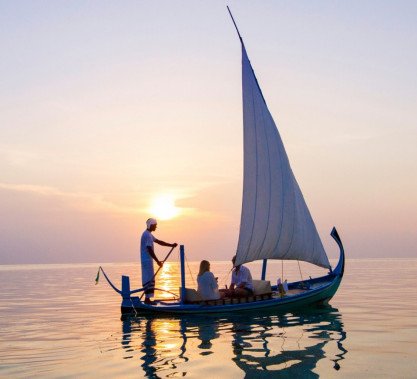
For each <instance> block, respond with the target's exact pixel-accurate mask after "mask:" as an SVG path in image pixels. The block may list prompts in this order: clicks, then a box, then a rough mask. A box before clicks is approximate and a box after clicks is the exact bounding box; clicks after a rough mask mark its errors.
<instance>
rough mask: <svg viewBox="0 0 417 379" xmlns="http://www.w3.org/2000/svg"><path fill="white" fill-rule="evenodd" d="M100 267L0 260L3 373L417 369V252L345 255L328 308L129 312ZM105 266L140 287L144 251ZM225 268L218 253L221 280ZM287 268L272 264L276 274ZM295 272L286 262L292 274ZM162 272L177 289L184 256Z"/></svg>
mask: <svg viewBox="0 0 417 379" xmlns="http://www.w3.org/2000/svg"><path fill="white" fill-rule="evenodd" d="M333 263H334V262H333ZM97 267H98V265H97V264H80V265H25V266H0V285H1V293H0V325H1V328H0V377H5V378H6V377H7V378H9V377H54V378H57V377H59V378H69V377H161V378H163V377H183V376H186V377H190V378H197V377H198V378H214V377H215V378H243V377H248V378H250V377H262V378H263V377H274V378H276V377H284V378H285V377H288V378H315V377H323V378H369V377H378V378H380V377H383V378H417V294H416V284H417V279H416V278H417V259H408V260H405V259H404V260H382V259H381V260H348V261H347V265H346V272H345V277H344V279H343V282H342V285H341V287H340V288H339V291H338V292H337V294H336V296H335V297H334V298H333V299H332V301H331V306H330V307H328V308H311V309H305V310H301V311H297V312H296V313H285V314H277V313H273V312H269V313H264V312H260V311H258V312H257V313H253V314H252V313H249V314H248V313H245V314H235V315H230V316H227V317H225V316H221V317H220V316H218V317H216V316H210V317H207V316H204V317H203V316H198V317H197V316H196V317H192V316H187V317H178V316H177V317H159V318H158V317H131V318H128V319H126V320H124V321H122V320H121V317H120V298H119V295H118V294H117V293H115V292H114V291H113V290H112V289H111V288H110V287H109V286H108V285H107V283H106V282H105V280H104V278H101V279H100V283H99V284H98V285H97V286H95V285H94V279H95V276H96V273H97ZM197 267H198V263H190V264H189V268H190V270H191V272H192V273H193V276H191V275H189V276H188V277H187V285H188V286H189V287H192V286H193V280H195V274H196V272H197ZM250 267H251V270H252V273H253V276H254V277H255V278H257V277H259V276H260V274H259V273H260V266H258V265H250ZM302 267H303V271H305V275H306V276H307V271H308V272H309V274H310V275H312V276H317V275H321V274H324V273H325V272H324V271H323V270H320V269H318V268H314V267H313V266H310V265H307V264H304V265H302ZM103 268H104V269H105V271H106V273H107V274H108V275H109V276H110V277H111V278H112V280H113V281H114V283H115V284H116V285H117V286H120V276H121V274H127V275H129V276H131V278H132V279H131V280H132V288H138V287H139V283H140V269H139V264H138V263H131V264H103ZM229 268H230V264H229V262H212V271H213V272H215V274H216V275H218V276H219V281H220V283H225V282H227V281H228V280H229V277H228V270H229ZM280 275H281V265H280V264H279V263H273V264H271V265H270V266H269V270H268V275H267V276H268V279H270V280H271V281H273V282H276V279H277V277H278V276H280ZM299 275H300V274H299V273H298V267H297V266H295V265H291V264H286V265H285V267H284V277H287V278H289V279H290V280H295V279H299ZM158 279H159V280H158V282H157V286H160V287H163V288H165V289H169V290H172V291H174V292H177V291H178V282H179V275H178V266H177V263H174V262H172V263H169V264H166V265H165V266H164V271H163V272H162V274H161V275H160V276H158Z"/></svg>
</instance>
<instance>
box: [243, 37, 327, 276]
mask: <svg viewBox="0 0 417 379" xmlns="http://www.w3.org/2000/svg"><path fill="white" fill-rule="evenodd" d="M242 87H243V126H244V178H243V203H242V216H241V224H240V234H239V242H238V248H237V259H236V264H237V265H238V264H242V263H245V262H251V261H254V260H258V259H290V260H301V261H306V262H310V263H313V264H315V265H317V266H321V267H325V268H330V263H329V260H328V258H327V255H326V252H325V251H324V248H323V244H322V242H321V240H320V237H319V235H318V232H317V229H316V226H315V225H314V222H313V219H312V218H311V215H310V212H309V210H308V207H307V204H306V203H305V200H304V198H303V195H302V193H301V190H300V187H299V186H298V183H297V181H296V179H295V177H294V174H293V172H292V170H291V167H290V164H289V161H288V157H287V154H286V152H285V148H284V145H283V143H282V140H281V137H280V135H279V133H278V130H277V127H276V125H275V122H274V120H273V118H272V116H271V114H270V113H269V110H268V107H267V105H266V102H265V100H264V97H263V95H262V92H261V89H260V87H259V85H258V82H257V80H256V77H255V73H254V71H253V69H252V66H251V64H250V61H249V58H248V56H247V54H246V50H245V46H244V45H243V42H242Z"/></svg>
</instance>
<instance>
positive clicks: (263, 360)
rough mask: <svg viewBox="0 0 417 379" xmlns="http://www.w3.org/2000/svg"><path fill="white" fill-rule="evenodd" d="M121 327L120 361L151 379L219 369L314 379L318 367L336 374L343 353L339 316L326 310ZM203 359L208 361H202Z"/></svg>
mask: <svg viewBox="0 0 417 379" xmlns="http://www.w3.org/2000/svg"><path fill="white" fill-rule="evenodd" d="M122 321H123V336H122V347H123V348H124V352H125V356H124V358H125V359H128V358H133V359H139V360H140V363H139V362H138V364H139V366H141V368H142V369H143V371H144V373H145V376H150V377H165V376H184V375H187V374H197V371H198V370H201V374H203V373H204V370H206V371H207V370H210V369H211V368H213V369H214V368H219V367H222V368H225V369H226V368H227V369H228V371H227V372H229V373H230V372H232V371H231V366H234V370H235V372H236V366H237V367H238V368H239V369H240V370H242V371H243V373H244V374H245V375H246V376H248V377H252V376H256V377H269V376H270V377H274V376H275V377H276V376H277V375H278V374H281V375H282V374H285V375H290V376H291V377H292V376H301V375H302V376H303V377H305V376H307V377H315V376H317V375H318V373H317V371H316V372H314V370H315V369H317V365H318V362H319V361H322V362H321V363H324V364H326V363H327V365H328V366H329V367H328V369H335V370H339V368H340V363H341V362H340V361H341V360H343V359H344V356H345V354H346V353H347V350H346V349H345V348H344V347H343V341H344V340H345V339H346V332H345V331H344V330H343V322H342V317H341V314H340V313H339V312H338V310H337V309H336V308H332V307H330V306H328V307H320V308H310V309H308V310H303V311H302V312H298V313H297V312H293V313H286V314H282V315H277V314H273V313H272V312H271V313H270V314H268V313H267V314H265V313H263V314H262V315H257V314H254V313H253V314H251V313H245V314H237V315H227V316H226V315H224V316H220V315H218V316H210V315H205V316H202V315H191V316H190V315H187V316H172V317H160V316H158V317H156V316H146V317H132V316H128V317H125V318H124V319H122ZM206 356H211V357H210V358H209V360H207V361H204V360H205V359H206V358H205V357H206ZM213 358H215V359H213ZM326 361H327V362H326ZM231 362H233V364H232V363H231Z"/></svg>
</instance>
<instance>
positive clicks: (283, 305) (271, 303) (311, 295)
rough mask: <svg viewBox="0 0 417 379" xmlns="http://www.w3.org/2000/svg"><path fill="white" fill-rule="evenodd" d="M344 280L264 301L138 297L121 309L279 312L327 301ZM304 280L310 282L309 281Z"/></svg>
mask: <svg viewBox="0 0 417 379" xmlns="http://www.w3.org/2000/svg"><path fill="white" fill-rule="evenodd" d="M325 278H326V279H327V277H323V278H322V279H325ZM329 279H330V278H329ZM341 280H342V277H341V276H333V278H332V279H331V280H330V281H327V280H326V282H324V283H323V285H319V286H317V287H316V288H315V289H310V290H306V291H304V292H302V293H299V294H296V295H290V296H284V297H283V298H281V297H277V298H272V299H270V300H261V301H255V302H245V303H238V304H227V305H200V304H198V305H194V304H181V303H173V304H162V303H160V304H157V305H146V304H144V303H143V302H141V301H139V298H138V297H132V298H130V299H124V300H123V302H122V307H121V310H122V313H123V314H125V313H138V314H149V313H164V314H202V313H229V312H233V313H234V312H242V311H252V310H254V309H271V310H276V311H277V312H282V311H286V310H290V309H293V308H298V307H306V306H310V305H315V304H323V303H324V304H325V303H327V302H328V301H329V300H330V299H331V298H332V297H333V296H334V294H335V293H336V291H337V289H338V287H339V285H340V282H341ZM304 283H306V284H307V283H308V281H306V282H304ZM295 284H296V283H292V285H295ZM316 284H317V283H316Z"/></svg>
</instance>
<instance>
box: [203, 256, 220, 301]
mask: <svg viewBox="0 0 417 379" xmlns="http://www.w3.org/2000/svg"><path fill="white" fill-rule="evenodd" d="M197 283H198V289H197V292H198V293H199V294H200V296H201V298H202V299H203V300H218V299H220V298H221V295H220V292H219V286H218V284H217V278H215V277H214V275H213V273H212V272H210V262H208V261H201V262H200V271H199V273H198V276H197Z"/></svg>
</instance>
